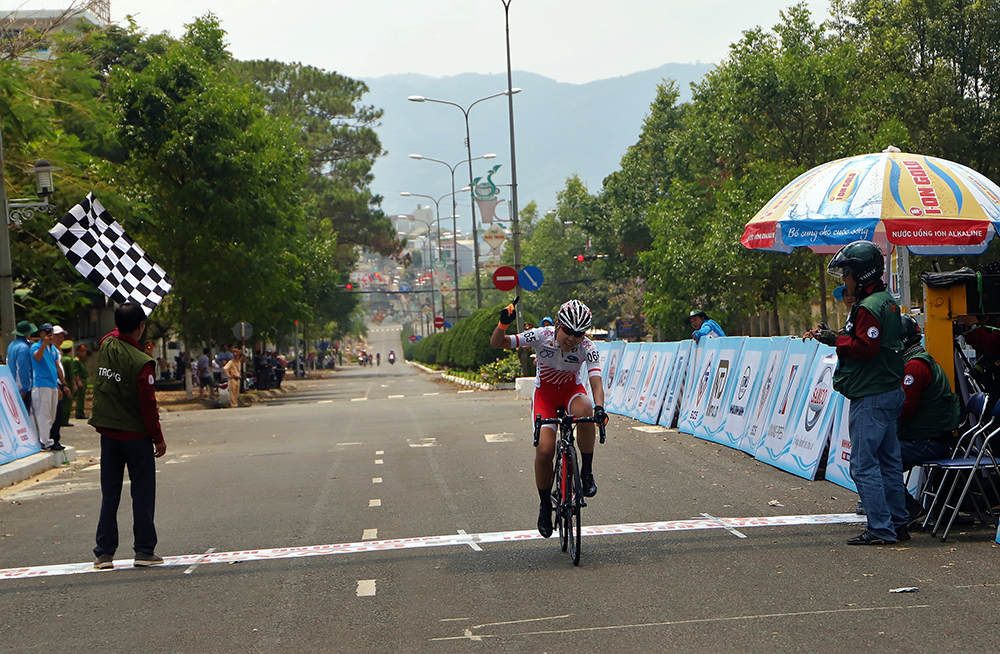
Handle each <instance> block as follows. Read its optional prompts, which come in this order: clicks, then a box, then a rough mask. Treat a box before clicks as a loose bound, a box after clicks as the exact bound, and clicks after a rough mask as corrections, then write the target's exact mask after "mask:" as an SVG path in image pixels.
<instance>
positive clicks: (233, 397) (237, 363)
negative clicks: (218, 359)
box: [222, 345, 243, 409]
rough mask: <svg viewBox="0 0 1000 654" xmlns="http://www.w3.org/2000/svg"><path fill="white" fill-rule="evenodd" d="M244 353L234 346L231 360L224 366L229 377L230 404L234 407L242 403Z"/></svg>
mask: <svg viewBox="0 0 1000 654" xmlns="http://www.w3.org/2000/svg"><path fill="white" fill-rule="evenodd" d="M242 367H243V353H242V352H240V350H239V348H238V347H236V346H235V345H234V346H233V351H232V352H230V357H229V360H228V361H226V365H225V366H223V368H222V369H223V371H224V372H225V373H226V377H227V378H229V406H230V407H231V408H233V409H235V408H236V407H238V406H239V405H240V382H241V381H242V378H243V374H242Z"/></svg>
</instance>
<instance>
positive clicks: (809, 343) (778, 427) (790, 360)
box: [754, 338, 817, 466]
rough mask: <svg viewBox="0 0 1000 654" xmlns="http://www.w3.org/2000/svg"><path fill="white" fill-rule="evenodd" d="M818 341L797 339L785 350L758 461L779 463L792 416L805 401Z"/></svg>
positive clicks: (758, 447)
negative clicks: (805, 381) (807, 380)
mask: <svg viewBox="0 0 1000 654" xmlns="http://www.w3.org/2000/svg"><path fill="white" fill-rule="evenodd" d="M816 345H817V343H816V341H814V340H813V339H809V340H803V339H798V338H796V339H794V340H792V341H791V342H790V343H789V344H788V349H787V350H786V351H785V360H784V361H783V362H782V364H781V374H780V375H779V376H778V387H777V390H776V391H775V402H774V406H773V407H772V408H771V418H770V420H768V421H767V430H766V431H765V432H764V438H763V440H761V442H760V445H758V446H757V452H756V453H754V456H755V457H756V458H757V460H758V461H763V462H764V463H769V464H771V465H773V466H777V465H778V463H777V456H778V454H779V453H780V452H781V451H782V450H784V449H785V442H786V441H787V440H788V431H789V428H790V426H791V420H792V416H794V415H797V414H798V409H799V403H800V402H801V401H804V400H803V395H804V389H803V387H804V386H805V383H804V380H805V379H807V378H808V375H809V371H810V366H811V365H812V360H813V357H814V356H815V355H816Z"/></svg>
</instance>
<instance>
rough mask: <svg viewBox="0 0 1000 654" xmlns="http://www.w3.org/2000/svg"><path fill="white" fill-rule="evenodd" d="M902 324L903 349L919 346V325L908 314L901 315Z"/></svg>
mask: <svg viewBox="0 0 1000 654" xmlns="http://www.w3.org/2000/svg"><path fill="white" fill-rule="evenodd" d="M900 319H901V320H902V323H903V332H902V339H903V347H913V346H914V345H920V325H919V324H918V323H917V321H916V319H914V317H913V316H911V315H909V314H905V313H904V314H903V315H902V316H900Z"/></svg>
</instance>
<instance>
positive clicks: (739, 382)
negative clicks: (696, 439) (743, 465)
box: [705, 338, 786, 449]
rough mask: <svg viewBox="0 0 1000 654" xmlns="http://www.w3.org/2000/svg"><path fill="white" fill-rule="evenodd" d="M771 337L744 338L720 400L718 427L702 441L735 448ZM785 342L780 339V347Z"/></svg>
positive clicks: (756, 389) (738, 444)
mask: <svg viewBox="0 0 1000 654" xmlns="http://www.w3.org/2000/svg"><path fill="white" fill-rule="evenodd" d="M772 340H773V339H771V338H748V339H746V340H745V341H744V343H743V347H742V348H741V351H740V358H739V361H738V363H737V364H736V366H735V368H734V370H733V371H732V372H731V373H730V375H731V377H732V378H733V381H732V383H733V389H732V391H730V392H729V393H728V395H727V396H725V397H724V398H723V403H722V407H723V413H724V415H723V416H722V426H721V429H719V430H718V431H716V432H712V433H708V434H707V435H706V437H705V438H707V439H708V440H711V441H713V442H715V443H719V444H720V445H725V446H726V447H731V448H733V449H739V446H740V441H741V440H742V438H743V432H744V431H745V430H746V425H747V417H748V416H749V415H750V404H751V402H752V401H753V399H754V398H755V397H756V396H757V392H758V391H759V390H760V385H761V378H762V375H761V371H762V369H763V367H764V366H763V363H765V362H766V359H767V354H768V352H770V351H771V344H772ZM785 343H786V339H783V338H782V339H781V345H782V347H784V345H785Z"/></svg>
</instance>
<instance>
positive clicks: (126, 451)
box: [94, 436, 156, 556]
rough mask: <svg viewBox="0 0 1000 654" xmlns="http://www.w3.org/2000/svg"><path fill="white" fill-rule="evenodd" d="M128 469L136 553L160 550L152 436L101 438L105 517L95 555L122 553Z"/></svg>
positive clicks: (102, 492) (102, 488) (102, 499)
mask: <svg viewBox="0 0 1000 654" xmlns="http://www.w3.org/2000/svg"><path fill="white" fill-rule="evenodd" d="M125 468H128V478H129V481H130V482H131V484H130V485H131V493H132V534H133V539H134V545H133V549H135V551H136V552H141V553H143V554H153V553H154V552H155V550H156V528H155V527H154V526H153V509H154V508H155V506H156V458H155V457H154V456H153V441H152V439H151V438H149V437H148V436H147V437H146V438H140V439H139V440H135V441H119V440H115V439H113V438H108V437H107V436H101V517H100V518H99V519H98V521H97V547H95V548H94V554H95V555H96V556H101V555H102V554H114V553H115V551H116V550H117V549H118V505H119V503H120V502H121V496H122V483H123V482H124V480H125Z"/></svg>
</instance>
